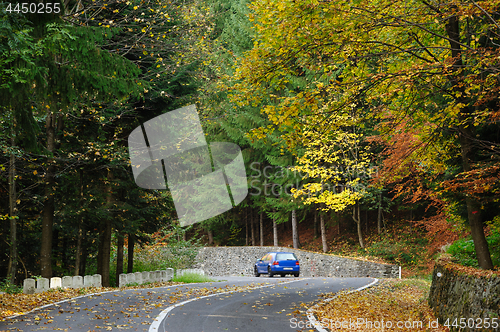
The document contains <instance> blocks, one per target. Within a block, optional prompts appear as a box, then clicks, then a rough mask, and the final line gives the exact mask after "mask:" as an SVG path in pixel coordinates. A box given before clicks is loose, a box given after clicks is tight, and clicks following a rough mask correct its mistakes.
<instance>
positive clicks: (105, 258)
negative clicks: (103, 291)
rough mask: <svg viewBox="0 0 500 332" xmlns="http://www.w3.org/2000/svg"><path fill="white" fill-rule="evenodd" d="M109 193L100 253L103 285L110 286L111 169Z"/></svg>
mask: <svg viewBox="0 0 500 332" xmlns="http://www.w3.org/2000/svg"><path fill="white" fill-rule="evenodd" d="M106 181H107V186H106V187H107V194H106V206H107V209H108V216H106V218H105V221H104V232H103V234H102V247H101V248H100V249H101V250H102V252H101V253H100V254H101V255H100V257H101V262H100V263H101V277H102V286H103V287H109V282H110V278H109V272H110V268H109V264H110V262H109V261H110V259H111V235H112V226H113V222H112V218H113V212H112V208H113V182H112V181H113V172H112V171H111V169H108V174H107V180H106Z"/></svg>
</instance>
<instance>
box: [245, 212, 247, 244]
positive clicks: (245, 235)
mask: <svg viewBox="0 0 500 332" xmlns="http://www.w3.org/2000/svg"><path fill="white" fill-rule="evenodd" d="M245 245H246V246H248V207H247V208H246V209H245Z"/></svg>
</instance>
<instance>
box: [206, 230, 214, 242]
mask: <svg viewBox="0 0 500 332" xmlns="http://www.w3.org/2000/svg"><path fill="white" fill-rule="evenodd" d="M207 233H208V245H209V246H211V245H213V244H214V232H213V231H212V230H211V229H209V230H207Z"/></svg>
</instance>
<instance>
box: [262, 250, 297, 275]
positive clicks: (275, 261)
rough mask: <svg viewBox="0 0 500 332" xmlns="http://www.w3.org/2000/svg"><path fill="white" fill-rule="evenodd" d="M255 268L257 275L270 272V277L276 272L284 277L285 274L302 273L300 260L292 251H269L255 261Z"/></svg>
mask: <svg viewBox="0 0 500 332" xmlns="http://www.w3.org/2000/svg"><path fill="white" fill-rule="evenodd" d="M253 270H254V274H255V276H256V277H259V276H260V275H261V274H269V276H270V277H273V276H274V275H275V274H279V275H280V276H282V277H284V276H285V274H292V275H294V276H295V277H298V276H299V275H300V265H299V260H298V259H297V256H295V254H294V253H292V252H268V253H267V254H265V255H264V257H262V258H261V259H259V260H258V261H257V262H256V263H255V266H254V268H253Z"/></svg>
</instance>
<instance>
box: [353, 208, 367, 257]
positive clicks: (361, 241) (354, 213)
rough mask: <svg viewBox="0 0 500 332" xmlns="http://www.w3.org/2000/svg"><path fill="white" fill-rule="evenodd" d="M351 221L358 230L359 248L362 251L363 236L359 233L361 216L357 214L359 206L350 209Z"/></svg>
mask: <svg viewBox="0 0 500 332" xmlns="http://www.w3.org/2000/svg"><path fill="white" fill-rule="evenodd" d="M356 215H357V216H356ZM352 219H353V220H354V221H355V222H356V226H357V227H356V228H357V230H358V240H359V246H360V247H361V248H363V249H364V248H365V244H364V242H363V234H362V232H361V216H360V214H359V204H356V205H354V206H353V208H352Z"/></svg>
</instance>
